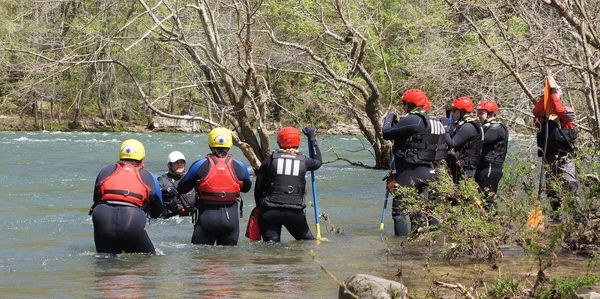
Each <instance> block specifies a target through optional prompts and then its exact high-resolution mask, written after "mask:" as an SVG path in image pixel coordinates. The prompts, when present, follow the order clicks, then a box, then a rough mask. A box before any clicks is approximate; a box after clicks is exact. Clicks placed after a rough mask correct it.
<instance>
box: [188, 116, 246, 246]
mask: <svg viewBox="0 0 600 299" xmlns="http://www.w3.org/2000/svg"><path fill="white" fill-rule="evenodd" d="M232 145H233V134H232V132H231V131H230V130H228V129H226V128H220V127H217V128H214V129H212V130H211V131H210V133H209V134H208V147H209V148H210V150H211V153H209V154H208V155H206V158H204V159H202V160H198V161H196V162H194V163H193V164H192V165H191V166H190V169H189V170H188V172H187V174H186V175H185V176H184V177H183V179H181V181H180V182H179V185H178V186H177V191H179V193H180V194H185V193H187V192H189V191H191V190H192V189H196V194H197V200H196V212H195V215H194V218H195V225H194V233H193V235H192V243H194V244H205V245H215V244H216V245H230V246H233V245H237V242H238V237H239V232H240V228H239V216H238V206H239V201H240V192H248V191H250V187H252V181H251V180H250V174H249V173H248V166H246V164H244V163H243V162H241V161H239V160H236V159H234V158H233V156H232V155H231V154H229V149H230V148H231V146H232Z"/></svg>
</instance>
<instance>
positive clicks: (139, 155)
mask: <svg viewBox="0 0 600 299" xmlns="http://www.w3.org/2000/svg"><path fill="white" fill-rule="evenodd" d="M144 157H146V150H145V149H144V145H143V144H142V143H141V142H139V141H137V140H135V139H127V140H125V141H123V143H121V150H120V151H119V158H120V159H121V160H124V159H128V160H136V161H141V160H143V159H144Z"/></svg>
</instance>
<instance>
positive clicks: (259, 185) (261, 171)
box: [254, 156, 273, 207]
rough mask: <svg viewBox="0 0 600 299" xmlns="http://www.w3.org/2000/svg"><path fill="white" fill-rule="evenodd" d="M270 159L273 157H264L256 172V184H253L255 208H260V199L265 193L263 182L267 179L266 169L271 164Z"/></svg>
mask: <svg viewBox="0 0 600 299" xmlns="http://www.w3.org/2000/svg"><path fill="white" fill-rule="evenodd" d="M272 157H273V156H268V157H266V158H265V159H264V160H263V161H262V163H261V164H260V167H259V168H258V171H257V172H256V183H255V184H254V203H255V204H256V206H257V207H260V204H261V199H262V198H263V193H264V191H265V186H264V184H265V180H266V179H267V177H266V176H267V169H268V168H269V165H270V164H271V160H272Z"/></svg>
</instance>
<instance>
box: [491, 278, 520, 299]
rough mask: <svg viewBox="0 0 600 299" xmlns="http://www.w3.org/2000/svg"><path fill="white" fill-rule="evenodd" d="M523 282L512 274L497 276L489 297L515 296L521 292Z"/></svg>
mask: <svg viewBox="0 0 600 299" xmlns="http://www.w3.org/2000/svg"><path fill="white" fill-rule="evenodd" d="M520 287H521V284H520V283H519V281H518V280H517V279H515V278H514V277H510V276H504V275H500V276H498V277H496V279H495V280H494V283H493V284H492V286H491V288H490V290H489V291H488V293H487V296H486V297H487V298H514V297H516V295H517V294H519V292H520Z"/></svg>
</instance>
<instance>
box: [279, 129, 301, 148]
mask: <svg viewBox="0 0 600 299" xmlns="http://www.w3.org/2000/svg"><path fill="white" fill-rule="evenodd" d="M277 144H279V147H281V148H297V147H299V146H300V131H298V129H296V128H294V127H283V128H281V129H279V134H277Z"/></svg>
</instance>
